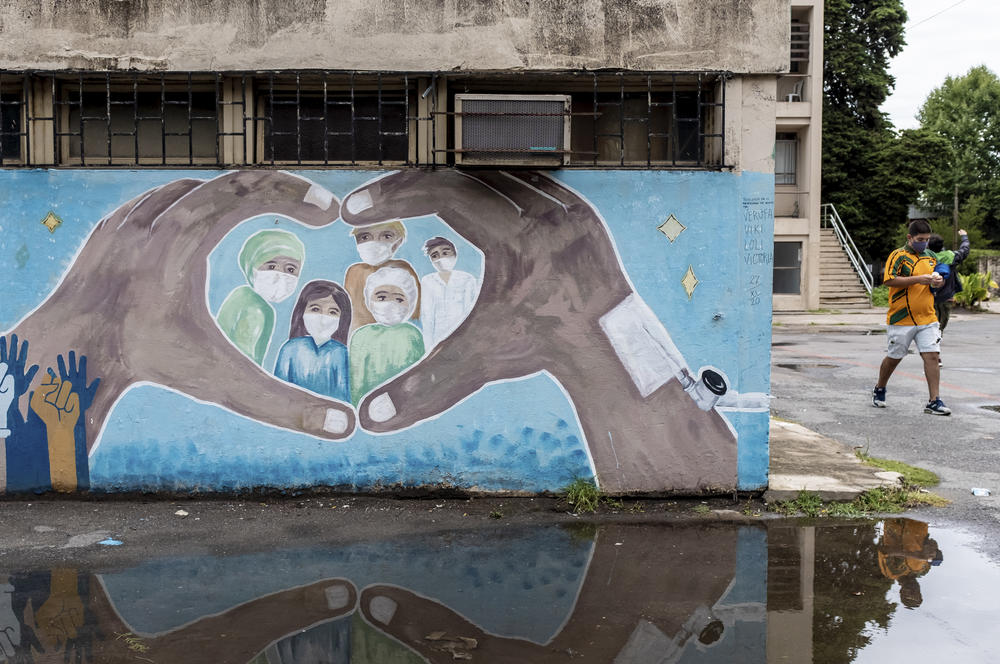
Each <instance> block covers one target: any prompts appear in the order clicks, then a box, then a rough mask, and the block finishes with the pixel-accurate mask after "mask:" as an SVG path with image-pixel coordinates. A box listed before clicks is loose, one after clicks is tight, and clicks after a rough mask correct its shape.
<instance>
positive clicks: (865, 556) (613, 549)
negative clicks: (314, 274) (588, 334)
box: [0, 519, 1000, 664]
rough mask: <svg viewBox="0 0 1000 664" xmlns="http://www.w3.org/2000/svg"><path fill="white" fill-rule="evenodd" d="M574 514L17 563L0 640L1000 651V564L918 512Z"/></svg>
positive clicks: (354, 648) (3, 594)
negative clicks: (625, 518) (594, 521)
mask: <svg viewBox="0 0 1000 664" xmlns="http://www.w3.org/2000/svg"><path fill="white" fill-rule="evenodd" d="M579 526H580V527H577V528H572V529H569V528H559V527H536V528H530V527H523V528H521V527H508V528H497V529H491V530H485V531H473V532H470V531H462V532H453V533H435V534H432V535H426V536H421V537H412V538H408V539H406V540H394V541H376V542H367V543H352V544H346V545H344V546H342V547H339V548H335V549H331V548H329V547H324V548H308V547H303V548H297V549H287V550H280V551H270V552H262V553H256V554H245V555H240V556H230V557H215V556H203V555H192V556H188V557H184V558H170V559H161V560H152V561H148V562H145V563H143V564H141V565H139V566H137V567H134V568H131V569H126V570H116V571H113V572H99V571H91V570H83V569H71V568H63V569H53V570H49V571H44V572H38V571H34V572H17V571H15V572H11V573H10V575H9V583H8V584H7V585H3V584H2V583H0V653H2V654H5V655H7V656H8V657H11V658H13V661H25V662H36V661H37V662H42V661H80V662H100V663H102V664H114V663H117V662H130V663H134V662H137V661H152V662H157V663H159V662H185V663H200V662H205V663H206V664H209V663H211V664H220V663H225V662H233V663H236V662H239V663H240V664H244V663H246V662H250V663H251V664H317V663H319V662H328V663H332V664H348V663H356V664H360V663H362V662H364V663H373V662H386V663H389V662H391V663H392V664H411V663H412V664H419V663H420V662H424V661H429V662H432V663H433V664H444V663H445V662H453V661H455V660H459V661H461V660H466V659H469V658H471V661H480V662H497V661H510V662H542V663H547V662H566V661H574V662H576V661H579V662H593V663H595V664H597V663H600V664H608V663H610V662H629V663H631V662H635V663H639V662H642V663H645V662H655V663H658V664H667V663H670V662H681V663H695V662H702V663H711V662H727V663H728V662H740V663H756V662H759V663H760V664H766V663H768V662H784V661H788V662H811V661H815V662H852V661H853V662H878V663H879V664H884V663H885V662H889V661H892V662H905V661H914V662H915V661H961V662H963V664H970V663H977V662H989V661H995V660H996V652H997V651H998V649H1000V632H998V630H996V629H995V623H996V617H997V615H1000V599H998V598H1000V568H997V567H996V566H994V565H992V564H991V563H990V562H989V561H988V560H986V559H985V558H984V557H983V556H982V555H980V554H979V553H977V552H976V551H975V550H974V549H973V548H972V547H971V546H970V544H971V537H970V536H969V535H966V534H963V533H960V532H954V531H948V530H942V529H934V528H928V526H927V524H924V523H922V522H919V521H913V520H908V519H889V520H886V521H884V522H865V523H858V524H835V523H834V524H829V525H827V524H825V523H824V524H821V525H812V526H802V525H799V523H798V522H791V521H773V522H768V523H767V524H757V525H734V524H718V525H712V526H704V525H702V526H693V525H684V526H677V525H674V526H667V525H607V526H606V525H601V526H595V525H588V524H579ZM2 581H4V578H3V576H2V575H0V582H2ZM2 659H3V658H0V661H2Z"/></svg>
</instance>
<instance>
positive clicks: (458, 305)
mask: <svg viewBox="0 0 1000 664" xmlns="http://www.w3.org/2000/svg"><path fill="white" fill-rule="evenodd" d="M478 294H479V284H478V282H477V281H476V278H475V277H474V276H472V275H471V274H469V273H468V272H461V271H459V270H452V271H451V278H450V279H448V282H447V283H445V281H444V279H442V278H441V275H440V274H439V273H437V272H434V273H432V274H427V275H424V276H423V277H421V278H420V326H421V327H422V328H423V332H424V342H425V344H426V345H427V350H430V349H431V348H433V347H434V346H436V345H437V344H439V343H440V342H441V340H442V339H444V338H445V337H447V336H448V335H449V334H451V333H452V332H454V331H455V328H457V327H458V326H459V325H460V324H461V323H462V321H463V320H465V317H466V316H468V315H469V312H470V311H472V307H473V305H475V303H476V296H477V295H478Z"/></svg>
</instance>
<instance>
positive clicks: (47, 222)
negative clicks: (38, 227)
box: [42, 210, 63, 233]
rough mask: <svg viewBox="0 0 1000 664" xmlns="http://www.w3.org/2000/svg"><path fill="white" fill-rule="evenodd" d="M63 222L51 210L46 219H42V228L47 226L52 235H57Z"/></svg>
mask: <svg viewBox="0 0 1000 664" xmlns="http://www.w3.org/2000/svg"><path fill="white" fill-rule="evenodd" d="M62 222H63V221H62V219H60V218H59V216H58V215H57V214H56V213H55V212H52V211H51V210H49V213H48V214H47V215H45V218H44V219H42V226H45V227H46V228H47V229H49V232H50V233H55V232H56V229H57V228H59V226H60V225H61V224H62Z"/></svg>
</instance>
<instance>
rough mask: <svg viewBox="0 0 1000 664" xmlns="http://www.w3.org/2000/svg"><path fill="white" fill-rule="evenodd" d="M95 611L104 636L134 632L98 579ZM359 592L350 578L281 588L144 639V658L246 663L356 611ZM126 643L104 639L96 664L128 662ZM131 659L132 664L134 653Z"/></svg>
mask: <svg viewBox="0 0 1000 664" xmlns="http://www.w3.org/2000/svg"><path fill="white" fill-rule="evenodd" d="M90 587H91V589H92V590H91V595H90V609H91V611H92V612H93V614H94V617H95V619H96V620H97V623H98V625H99V626H100V629H101V632H102V633H104V634H123V635H124V634H130V633H131V632H132V628H131V627H130V626H128V625H126V624H125V623H124V622H123V621H122V619H121V618H120V617H119V615H118V613H117V612H116V611H115V609H114V607H113V606H112V604H111V602H110V601H109V600H108V598H107V597H106V596H105V595H104V591H103V589H102V587H101V585H100V584H99V583H97V580H96V579H93V580H92V582H91V584H90ZM357 599H358V593H357V590H356V589H355V588H354V584H352V583H351V582H350V581H347V580H345V579H326V580H323V581H317V582H315V583H311V584H309V585H308V586H301V587H299V588H292V589H290V590H282V591H280V592H276V593H272V594H270V595H265V596H264V597H259V598H257V599H255V600H252V601H250V602H247V603H245V604H241V605H239V606H237V607H234V608H232V609H230V610H229V611H226V612H224V613H220V614H218V615H214V616H207V617H205V618H202V619H200V620H197V621H195V622H193V623H191V624H188V625H185V626H183V627H179V628H178V629H175V630H172V631H169V632H166V633H164V634H159V635H157V636H153V637H149V638H143V639H139V640H138V641H139V643H140V644H141V647H142V648H143V649H144V650H143V651H142V653H143V657H142V659H146V660H147V661H153V662H189V663H190V664H245V663H246V662H249V661H250V660H251V659H253V657H254V656H255V655H257V654H258V653H260V652H261V651H262V650H264V649H265V648H266V647H267V646H268V645H270V644H271V643H273V642H274V641H277V640H278V639H280V638H282V637H284V636H288V635H289V634H293V633H295V632H299V631H302V630H304V629H308V628H309V627H312V626H313V625H316V624H319V623H321V622H326V621H329V620H333V619H335V618H338V617H340V616H344V615H347V614H349V613H352V612H353V611H354V610H355V607H356V605H357ZM123 644H124V642H123V641H122V640H120V639H118V640H114V639H104V640H102V641H101V642H99V643H96V644H95V652H94V656H95V661H99V662H100V661H115V662H117V661H126V660H125V658H123V655H124V656H128V655H129V654H130V653H128V652H127V651H125V648H124V645H123ZM131 655H132V657H128V661H132V659H133V657H134V655H135V652H134V651H133V653H131Z"/></svg>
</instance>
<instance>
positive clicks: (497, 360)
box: [0, 0, 822, 494]
mask: <svg viewBox="0 0 1000 664" xmlns="http://www.w3.org/2000/svg"><path fill="white" fill-rule="evenodd" d="M811 11H813V12H821V6H820V7H819V9H817V8H815V7H814V8H812V10H811ZM2 12H3V13H2V15H0V36H2V39H0V107H2V108H3V124H2V128H0V154H2V161H0V209H2V210H3V217H2V221H0V225H2V229H0V268H2V269H3V274H4V275H5V276H4V278H3V291H4V301H3V307H2V310H0V331H3V334H2V340H3V342H2V344H0V350H2V351H3V356H2V357H0V362H2V363H3V364H2V365H0V366H2V368H3V373H4V375H0V380H5V381H7V383H5V384H7V385H9V388H10V389H9V390H6V391H5V394H6V395H7V396H6V397H5V399H6V401H2V402H0V411H2V414H3V415H4V421H2V422H0V434H2V436H0V438H2V440H3V441H4V450H3V454H0V458H2V459H3V462H4V466H5V467H4V469H3V470H4V473H3V474H2V475H3V485H2V488H3V489H4V490H6V491H9V492H15V491H39V490H46V489H55V490H60V491H78V490H87V489H89V490H95V491H134V490H141V491H192V492H195V491H237V490H246V489H251V488H293V487H312V486H329V487H334V488H338V489H343V490H351V491H370V490H379V489H385V488H393V487H414V486H428V487H456V488H461V489H467V490H478V491H490V492H530V491H541V490H554V489H558V488H559V487H561V486H564V485H565V484H567V483H569V482H570V481H572V480H573V479H575V478H593V479H594V480H595V481H596V482H597V483H598V485H599V486H600V487H601V488H602V489H604V490H607V491H610V492H613V493H654V494H658V493H712V492H719V491H726V492H730V491H733V490H735V489H756V488H761V487H763V486H765V485H766V481H767V458H768V452H767V448H768V441H767V431H768V408H767V396H766V395H767V392H768V383H769V366H770V354H769V353H770V351H769V340H770V319H771V280H772V271H773V269H774V259H775V252H776V250H777V249H776V247H777V245H773V240H774V220H775V204H776V194H775V187H776V185H775V179H774V178H775V176H774V165H775V130H776V127H777V128H778V131H784V130H786V129H787V130H788V131H789V132H791V131H795V132H798V134H799V135H801V136H802V140H803V141H804V142H808V144H809V145H812V144H813V143H814V142H815V143H817V144H818V125H809V124H808V123H806V124H805V125H803V124H801V123H800V122H799V120H800V119H801V118H803V117H807V116H808V117H810V118H812V117H815V116H814V115H810V113H816V112H817V111H815V110H813V111H809V110H808V108H806V110H803V109H802V105H803V104H805V105H806V106H807V107H809V105H810V101H779V102H776V100H780V99H786V98H787V96H788V95H789V94H790V92H788V91H786V90H785V89H784V87H782V86H786V87H787V86H788V85H789V81H791V82H792V85H793V86H794V85H797V81H798V80H799V79H796V78H788V76H785V75H786V74H788V69H789V62H790V58H789V53H790V49H789V45H790V36H789V35H790V26H794V25H795V23H794V20H795V18H796V16H797V14H795V13H794V11H793V13H792V14H791V16H792V19H793V22H790V21H789V5H788V3H787V2H784V1H781V0H738V1H732V0H713V1H712V2H708V3H705V2H694V1H693V0H691V1H668V0H587V1H585V2H581V3H572V6H571V7H567V6H566V4H565V3H555V2H549V1H547V0H530V1H528V2H524V3H510V2H504V1H499V0H498V1H496V2H472V3H469V2H460V1H458V0H422V1H418V2H406V3H389V2H368V1H365V2H361V1H359V0H326V1H324V2H319V1H315V2H313V1H309V0H303V1H298V2H294V3H289V2H277V1H276V0H258V1H257V2H233V1H230V0H219V1H217V2H210V3H196V2H193V1H180V0H174V1H169V2H168V1H163V2H153V1H149V0H126V1H116V2H103V1H99V0H77V1H74V2H51V1H43V2H17V3H8V4H7V5H5V6H4V8H3V10H2ZM806 18H807V19H808V20H811V21H813V22H814V23H815V24H816V25H821V23H822V21H821V20H818V21H817V20H816V17H815V16H814V15H812V16H807V17H806ZM820 19H821V17H820ZM809 66H810V67H818V66H821V64H820V63H819V62H816V63H809ZM809 71H810V72H811V71H813V70H811V69H810V70H809ZM779 76H780V77H779ZM800 78H801V77H800ZM804 80H806V81H808V82H809V88H808V90H809V91H808V92H801V91H800V94H807V95H814V96H811V97H809V99H810V100H812V99H814V100H817V101H816V102H815V103H812V106H811V107H812V108H814V109H815V108H817V107H818V105H819V104H818V99H819V88H818V87H817V85H818V84H817V83H816V81H817V80H818V77H817V76H815V75H813V76H812V77H811V78H808V77H807V78H806V79H804ZM800 88H801V86H800ZM776 113H781V114H782V115H780V116H778V115H776ZM802 113H805V115H804V116H803V115H800V114H802ZM779 118H780V119H779ZM810 126H812V127H814V129H810V128H809V127H810ZM817 154H818V151H817ZM806 175H808V177H809V178H810V181H812V179H814V178H816V177H818V169H815V170H813V171H807V173H806ZM817 182H818V180H817ZM796 186H798V185H796ZM810 188H811V189H812V191H814V192H818V185H816V186H813V185H810ZM782 193H784V189H779V194H782ZM782 200H783V199H782ZM802 209H804V208H802ZM810 209H811V208H810ZM811 214H812V213H811V212H810V213H809V215H811ZM811 223H813V218H812V217H809V216H808V215H807V218H806V217H802V213H801V212H800V213H799V214H798V215H797V216H796V217H794V218H783V219H782V224H783V225H782V236H783V238H785V237H787V239H788V240H794V241H800V240H801V241H803V242H804V243H805V244H806V247H807V249H808V242H809V238H811V235H810V233H811V231H810V230H809V228H810V224H811ZM803 238H805V239H804V240H803ZM783 241H784V240H783ZM782 250H783V249H782ZM776 301H777V300H776Z"/></svg>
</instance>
